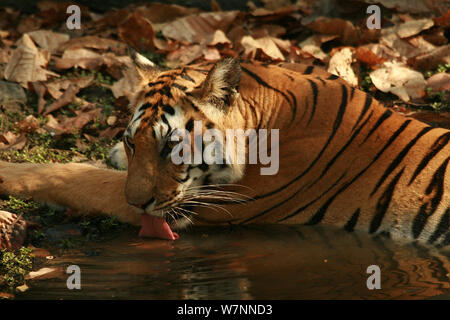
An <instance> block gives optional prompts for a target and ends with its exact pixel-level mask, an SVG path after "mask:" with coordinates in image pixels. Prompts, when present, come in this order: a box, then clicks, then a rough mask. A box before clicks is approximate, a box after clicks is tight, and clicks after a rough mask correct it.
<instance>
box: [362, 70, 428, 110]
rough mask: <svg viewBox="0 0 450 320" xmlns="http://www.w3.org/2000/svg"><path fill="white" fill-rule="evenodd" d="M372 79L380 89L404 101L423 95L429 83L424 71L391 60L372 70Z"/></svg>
mask: <svg viewBox="0 0 450 320" xmlns="http://www.w3.org/2000/svg"><path fill="white" fill-rule="evenodd" d="M370 79H371V80H372V83H373V84H374V86H375V87H376V88H377V89H378V90H380V91H383V92H391V93H393V94H395V95H396V96H398V97H399V98H400V99H402V100H403V101H409V100H410V99H415V98H421V97H423V96H424V94H425V87H426V84H427V83H426V81H425V78H424V77H423V75H422V73H420V72H417V71H414V70H411V69H409V68H407V67H405V66H403V65H400V64H396V63H391V62H386V63H385V64H384V65H383V67H381V68H379V69H377V70H375V71H373V72H371V73H370Z"/></svg>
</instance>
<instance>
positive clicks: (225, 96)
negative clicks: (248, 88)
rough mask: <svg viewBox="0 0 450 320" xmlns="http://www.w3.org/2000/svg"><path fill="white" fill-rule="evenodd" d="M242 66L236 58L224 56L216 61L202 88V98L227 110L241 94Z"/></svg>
mask: <svg viewBox="0 0 450 320" xmlns="http://www.w3.org/2000/svg"><path fill="white" fill-rule="evenodd" d="M240 80H241V66H240V65H239V61H237V60H236V59H234V58H224V59H222V60H219V61H218V62H216V64H215V65H214V67H213V68H212V69H211V70H210V71H209V73H208V75H207V76H206V79H205V81H204V82H203V85H202V87H201V89H200V99H201V100H203V101H208V102H210V103H212V104H214V105H215V106H216V107H217V108H219V109H220V110H222V111H227V110H228V108H229V107H230V106H231V105H232V104H233V102H234V100H235V99H236V97H237V96H238V95H239V92H238V89H239V88H238V87H239V81H240Z"/></svg>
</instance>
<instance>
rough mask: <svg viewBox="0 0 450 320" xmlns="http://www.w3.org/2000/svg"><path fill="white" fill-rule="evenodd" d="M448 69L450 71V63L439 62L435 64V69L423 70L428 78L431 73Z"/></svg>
mask: <svg viewBox="0 0 450 320" xmlns="http://www.w3.org/2000/svg"><path fill="white" fill-rule="evenodd" d="M448 71H450V63H446V64H440V65H438V66H437V68H436V69H435V70H429V71H427V72H425V77H427V78H429V77H431V76H432V75H435V74H436V73H441V72H448Z"/></svg>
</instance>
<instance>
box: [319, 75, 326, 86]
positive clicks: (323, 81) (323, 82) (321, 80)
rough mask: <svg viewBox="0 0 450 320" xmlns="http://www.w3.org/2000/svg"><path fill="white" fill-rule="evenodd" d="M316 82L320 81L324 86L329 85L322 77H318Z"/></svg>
mask: <svg viewBox="0 0 450 320" xmlns="http://www.w3.org/2000/svg"><path fill="white" fill-rule="evenodd" d="M316 80H319V81H320V82H321V83H322V85H324V86H326V85H327V83H326V82H325V80H323V79H322V78H321V77H316Z"/></svg>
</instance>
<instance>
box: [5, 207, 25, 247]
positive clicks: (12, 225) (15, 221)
mask: <svg viewBox="0 0 450 320" xmlns="http://www.w3.org/2000/svg"><path fill="white" fill-rule="evenodd" d="M26 236H27V223H26V221H25V220H24V219H22V218H21V217H20V216H17V215H16V214H13V213H10V212H8V211H1V210H0V249H9V250H17V249H19V248H20V247H22V245H23V244H24V242H25V239H26Z"/></svg>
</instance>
